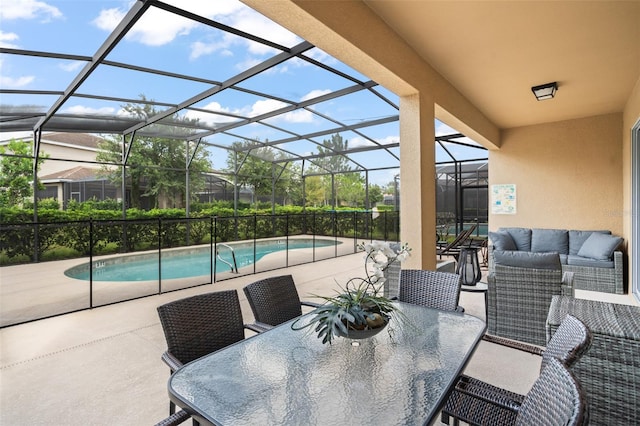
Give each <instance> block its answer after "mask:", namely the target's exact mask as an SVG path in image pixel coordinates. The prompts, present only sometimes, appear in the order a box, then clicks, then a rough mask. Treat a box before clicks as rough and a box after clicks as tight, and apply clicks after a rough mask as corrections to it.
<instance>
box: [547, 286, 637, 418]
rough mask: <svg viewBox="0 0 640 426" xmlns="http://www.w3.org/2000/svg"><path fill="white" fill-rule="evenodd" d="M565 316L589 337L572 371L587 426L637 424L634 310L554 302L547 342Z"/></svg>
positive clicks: (567, 300)
mask: <svg viewBox="0 0 640 426" xmlns="http://www.w3.org/2000/svg"><path fill="white" fill-rule="evenodd" d="M567 314H570V315H573V316H575V317H576V318H578V319H580V320H581V321H582V322H583V323H584V324H585V325H586V326H587V327H589V329H590V330H591V333H592V336H593V339H592V343H591V347H590V349H589V350H588V351H587V352H586V353H585V354H584V355H583V356H582V358H581V359H580V360H579V361H578V362H577V363H576V364H575V365H574V367H573V373H574V374H575V375H576V377H577V379H578V380H579V381H580V383H581V385H582V388H583V390H584V391H585V393H586V396H587V401H588V403H589V409H590V413H591V424H594V425H637V424H640V404H639V403H638V401H639V398H640V307H638V306H629V305H622V304H614V303H608V302H601V301H595V300H585V299H575V298H573V297H568V296H554V297H553V298H552V301H551V305H550V308H549V315H548V318H547V325H546V329H547V336H548V338H549V339H550V338H551V336H553V334H554V333H555V332H556V330H557V329H558V326H559V324H560V323H561V321H562V319H563V318H564V316H565V315H567Z"/></svg>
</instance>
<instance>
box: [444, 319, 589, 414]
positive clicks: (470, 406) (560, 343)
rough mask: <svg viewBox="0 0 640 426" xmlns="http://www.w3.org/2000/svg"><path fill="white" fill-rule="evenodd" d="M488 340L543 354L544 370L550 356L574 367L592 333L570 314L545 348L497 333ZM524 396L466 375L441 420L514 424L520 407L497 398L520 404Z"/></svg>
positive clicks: (587, 344) (449, 401)
mask: <svg viewBox="0 0 640 426" xmlns="http://www.w3.org/2000/svg"><path fill="white" fill-rule="evenodd" d="M558 334H559V335H558ZM485 340H488V341H491V342H493V343H497V344H503V343H506V344H507V345H508V346H509V347H511V348H516V349H519V350H522V351H525V352H528V353H531V354H534V355H539V356H541V357H542V360H541V366H540V370H541V372H542V371H544V369H545V368H546V366H547V365H548V364H549V363H550V362H551V360H557V361H560V362H561V363H562V364H563V365H564V366H566V367H567V368H571V367H572V366H573V365H574V364H575V363H576V362H578V360H579V359H580V357H582V355H583V354H584V353H585V352H586V351H587V350H588V349H589V347H590V346H591V340H592V334H591V331H590V330H589V328H588V327H587V326H586V325H585V324H584V323H583V322H582V321H580V320H579V319H577V318H576V317H574V316H572V315H567V316H566V317H565V318H564V319H563V320H562V323H561V324H560V326H559V327H558V330H557V331H556V333H555V334H554V335H553V337H552V338H551V340H549V344H548V345H547V347H546V348H545V349H542V348H541V347H539V346H536V345H529V344H526V343H522V342H517V346H514V342H513V341H508V339H503V338H499V337H495V336H485ZM525 398H526V397H525V396H524V395H520V394H517V393H515V392H511V391H508V390H506V389H502V388H499V387H497V386H494V385H491V384H489V383H486V382H483V381H482V380H479V379H476V378H473V377H470V376H466V375H463V376H461V377H460V378H459V379H458V382H457V383H456V386H455V388H454V390H453V391H452V392H451V393H450V394H449V397H448V399H447V402H446V403H445V406H444V408H443V409H442V413H441V421H442V423H445V424H449V418H453V419H454V425H457V424H458V420H462V421H464V422H467V423H470V424H476V425H482V424H513V423H514V422H515V420H516V415H517V412H518V411H517V410H510V409H504V408H503V407H501V406H500V404H498V405H496V404H494V402H495V401H498V402H499V401H503V402H504V401H511V402H512V403H513V404H514V406H519V405H521V404H523V402H524V400H525ZM540 424H543V423H540Z"/></svg>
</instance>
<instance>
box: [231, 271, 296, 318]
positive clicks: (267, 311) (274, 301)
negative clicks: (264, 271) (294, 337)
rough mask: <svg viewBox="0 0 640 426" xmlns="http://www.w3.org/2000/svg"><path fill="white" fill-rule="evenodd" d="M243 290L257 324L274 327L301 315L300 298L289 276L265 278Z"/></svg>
mask: <svg viewBox="0 0 640 426" xmlns="http://www.w3.org/2000/svg"><path fill="white" fill-rule="evenodd" d="M243 290H244V294H245V295H246V296H247V300H248V301H249V306H251V310H252V311H253V316H254V318H255V320H256V321H257V322H259V323H263V324H268V325H272V326H276V325H279V324H282V323H283V322H286V321H289V320H290V319H293V318H296V317H299V316H300V315H302V308H301V303H300V297H299V296H298V291H297V290H296V285H295V282H294V281H293V277H292V276H291V275H281V276H276V277H269V278H265V279H262V280H259V281H256V282H254V283H251V284H249V285H248V286H246V287H244V289H243Z"/></svg>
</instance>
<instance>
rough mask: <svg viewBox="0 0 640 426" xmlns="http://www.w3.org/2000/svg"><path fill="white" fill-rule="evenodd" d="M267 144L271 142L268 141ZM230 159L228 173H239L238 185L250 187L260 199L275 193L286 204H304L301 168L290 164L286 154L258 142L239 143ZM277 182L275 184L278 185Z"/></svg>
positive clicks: (235, 143)
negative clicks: (273, 191)
mask: <svg viewBox="0 0 640 426" xmlns="http://www.w3.org/2000/svg"><path fill="white" fill-rule="evenodd" d="M266 142H267V141H266ZM232 148H233V150H232V151H229V153H228V155H227V171H228V172H232V173H237V178H238V181H237V182H238V185H240V186H244V187H250V188H252V189H253V191H254V193H255V195H256V196H258V195H261V196H271V191H272V189H273V187H274V185H275V193H276V195H277V196H280V197H281V198H282V199H283V200H285V202H286V201H287V200H289V202H301V201H302V180H301V173H300V167H298V166H297V165H295V164H294V163H293V162H286V161H282V160H286V157H285V155H284V153H282V152H281V151H279V150H276V149H274V148H272V147H270V146H260V145H259V141H258V145H257V143H256V142H255V141H248V140H245V141H237V142H234V143H233V144H232ZM274 179H275V181H274Z"/></svg>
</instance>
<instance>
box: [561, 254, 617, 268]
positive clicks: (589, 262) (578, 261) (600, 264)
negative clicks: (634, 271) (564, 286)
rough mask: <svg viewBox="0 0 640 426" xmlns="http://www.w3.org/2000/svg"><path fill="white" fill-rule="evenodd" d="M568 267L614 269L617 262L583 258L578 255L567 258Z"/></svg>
mask: <svg viewBox="0 0 640 426" xmlns="http://www.w3.org/2000/svg"><path fill="white" fill-rule="evenodd" d="M566 264H567V265H569V266H589V267H592V268H613V267H615V262H614V261H613V260H596V259H592V258H590V257H581V256H578V255H576V254H570V255H569V256H567V263H566Z"/></svg>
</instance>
